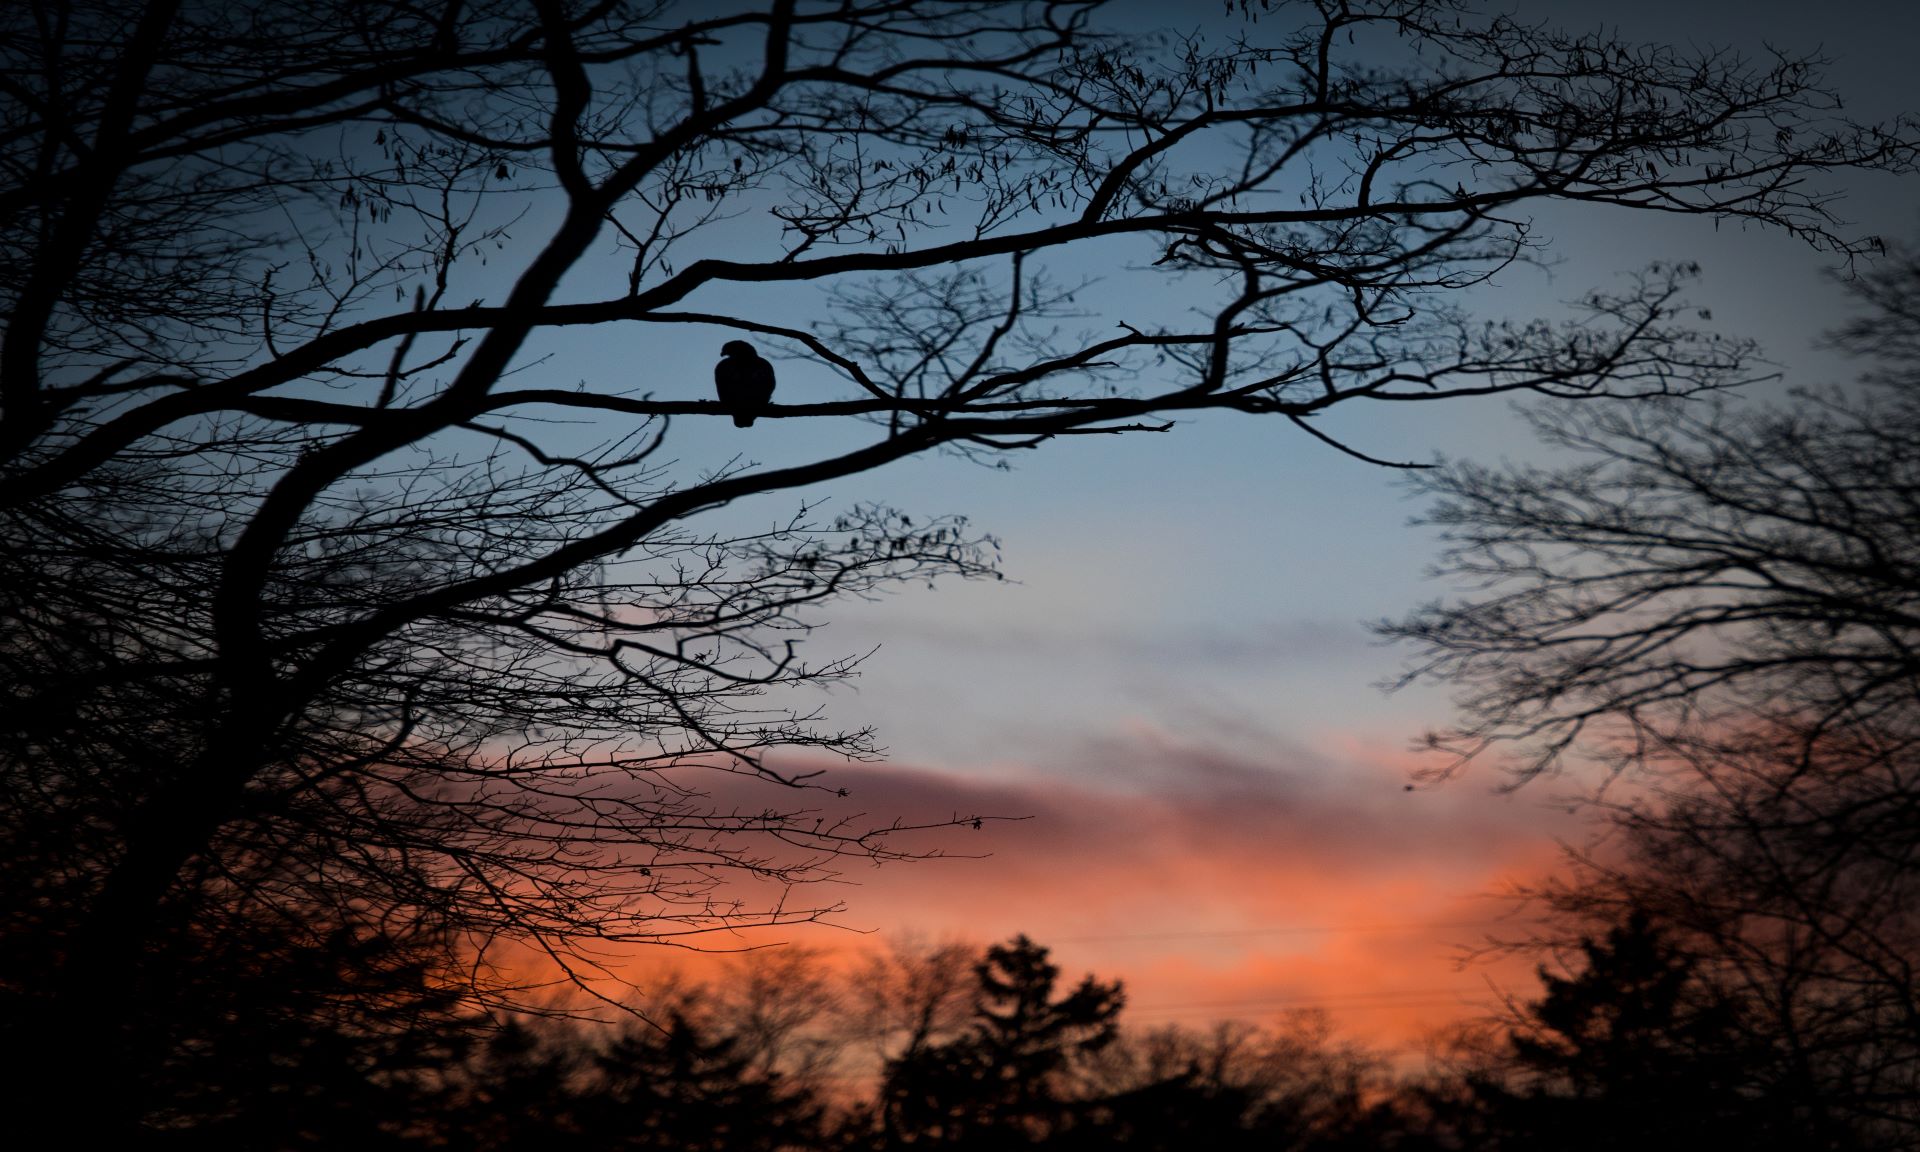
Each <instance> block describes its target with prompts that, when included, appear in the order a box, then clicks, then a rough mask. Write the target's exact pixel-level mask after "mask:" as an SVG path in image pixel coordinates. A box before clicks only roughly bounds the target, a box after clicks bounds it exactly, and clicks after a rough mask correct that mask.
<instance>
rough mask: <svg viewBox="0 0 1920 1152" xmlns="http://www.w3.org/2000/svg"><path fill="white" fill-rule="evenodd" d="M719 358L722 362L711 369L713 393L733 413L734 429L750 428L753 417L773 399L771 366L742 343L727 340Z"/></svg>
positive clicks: (763, 409)
mask: <svg viewBox="0 0 1920 1152" xmlns="http://www.w3.org/2000/svg"><path fill="white" fill-rule="evenodd" d="M720 355H721V356H723V357H725V359H723V360H721V361H720V363H718V364H715V365H714V366H713V388H714V391H716V392H718V393H719V394H720V403H721V404H722V405H723V406H724V407H725V408H726V409H727V411H729V412H732V413H733V426H734V427H736V428H751V427H753V420H754V417H756V416H758V415H760V413H761V412H763V411H765V410H766V407H767V402H768V401H770V400H772V399H773V365H771V364H769V363H767V362H766V360H765V359H763V358H762V357H761V355H760V354H759V353H758V352H755V351H754V350H753V345H751V344H749V343H747V342H746V341H745V340H729V341H727V342H726V343H725V344H722V345H721V346H720Z"/></svg>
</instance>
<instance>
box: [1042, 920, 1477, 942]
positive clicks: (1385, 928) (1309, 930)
mask: <svg viewBox="0 0 1920 1152" xmlns="http://www.w3.org/2000/svg"><path fill="white" fill-rule="evenodd" d="M1511 923H1512V921H1509V920H1441V921H1431V920H1427V921H1407V922H1404V923H1400V924H1293V925H1286V926H1275V927H1267V928H1212V929H1199V930H1195V931H1186V932H1111V933H1104V934H1098V935H1089V936H1050V937H1048V938H1047V943H1049V944H1102V943H1112V942H1119V941H1126V940H1200V939H1227V938H1233V937H1251V936H1317V935H1328V934H1332V933H1355V934H1361V933H1393V932H1424V931H1428V930H1430V929H1436V928H1492V927H1496V926H1499V925H1502V924H1511Z"/></svg>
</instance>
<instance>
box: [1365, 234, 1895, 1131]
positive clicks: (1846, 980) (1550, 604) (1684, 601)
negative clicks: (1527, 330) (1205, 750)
mask: <svg viewBox="0 0 1920 1152" xmlns="http://www.w3.org/2000/svg"><path fill="white" fill-rule="evenodd" d="M1853 288H1854V290H1855V291H1856V292H1857V293H1858V295H1859V296H1860V298H1861V299H1863V300H1864V301H1865V303H1866V304H1867V310H1866V314H1865V315H1864V316H1863V317H1862V318H1861V319H1859V320H1857V321H1855V322H1854V323H1852V324H1849V325H1848V326H1846V327H1845V328H1843V329H1842V330H1841V332H1840V333H1838V334H1837V335H1836V337H1835V339H1836V341H1837V342H1838V343H1839V345H1840V346H1841V347H1844V348H1846V349H1849V350H1851V351H1854V352H1856V353H1859V354H1861V355H1862V356H1865V357H1868V358H1869V360H1870V367H1869V371H1868V372H1867V374H1866V378H1867V380H1868V382H1869V384H1870V385H1871V386H1870V387H1868V388H1866V389H1865V391H1864V392H1863V394H1861V395H1857V396H1848V395H1845V394H1832V395H1814V394H1802V395H1800V396H1799V397H1798V398H1797V399H1796V402H1795V404H1794V405H1793V407H1791V408H1790V409H1776V408H1765V407H1760V408H1750V409H1744V410H1736V409H1732V408H1729V407H1726V406H1717V405H1716V406H1700V405H1682V404H1673V405H1649V406H1644V407H1642V408H1640V409H1638V410H1637V411H1636V412H1634V413H1631V414H1627V413H1619V412H1616V413H1612V414H1591V413H1573V412H1569V411H1560V412H1552V413H1547V414H1545V415H1543V416H1542V427H1543V428H1544V430H1545V431H1546V432H1547V434H1548V436H1549V437H1550V439H1552V440H1553V441H1554V442H1555V443H1557V444H1559V445H1560V446H1562V447H1565V448H1568V449H1571V450H1575V451H1578V452H1581V453H1584V454H1585V455H1586V456H1587V457H1588V459H1587V460H1586V461H1584V462H1582V463H1578V464H1575V465H1573V466H1570V467H1566V468H1562V469H1556V470H1543V469H1509V470H1490V469H1481V468H1474V467H1471V466H1455V467H1450V468H1448V469H1445V470H1443V471H1441V472H1438V473H1436V474H1434V475H1433V476H1432V477H1431V478H1430V479H1429V480H1428V481H1427V484H1428V486H1429V488H1430V489H1431V490H1432V491H1434V492H1436V493H1438V494H1439V496H1440V497H1441V499H1440V502H1439V504H1438V506H1437V509H1436V511H1435V513H1434V514H1433V516H1432V519H1433V520H1434V522H1436V523H1439V524H1441V525H1443V526H1444V527H1445V528H1446V530H1447V532H1448V534H1449V535H1450V537H1451V538H1452V540H1453V543H1454V551H1453V552H1452V553H1451V557H1450V560H1449V562H1448V565H1447V568H1448V570H1449V571H1450V572H1452V573H1453V574H1456V575H1468V576H1471V577H1473V578H1475V579H1476V580H1478V581H1480V582H1481V583H1482V586H1483V587H1487V588H1489V589H1491V591H1489V592H1488V593H1487V594H1486V595H1483V596H1479V597H1476V598H1473V599H1469V600H1468V601H1466V602H1463V603H1460V604H1454V605H1441V604H1435V605H1429V606H1428V607H1427V608H1425V609H1423V610H1422V611H1420V612H1418V613H1416V614H1415V615H1413V616H1411V617H1409V618H1408V619H1406V620H1404V621H1401V622H1398V623H1393V624H1389V625H1387V626H1386V630H1387V631H1388V632H1389V633H1390V634H1393V635H1397V636H1400V637H1403V638H1407V639H1411V640H1413V641H1415V642H1416V643H1417V644H1419V645H1420V646H1421V647H1422V648H1423V650H1424V653H1425V663H1424V664H1423V665H1422V666H1421V667H1420V668H1419V669H1418V670H1417V671H1416V672H1415V675H1433V676H1440V677H1445V678H1447V679H1449V680H1450V681H1452V682H1453V683H1455V684H1458V685H1460V686H1462V689H1463V696H1462V703H1463V705H1464V707H1465V711H1466V716H1467V722H1466V723H1465V724H1463V725H1462V726H1461V727H1460V728H1459V729H1458V730H1456V731H1454V732H1451V733H1447V734H1443V735H1442V736H1440V737H1439V738H1438V740H1437V742H1438V743H1439V744H1441V745H1442V746H1443V747H1445V748H1448V749H1450V750H1451V751H1452V752H1454V753H1455V754H1456V758H1455V760H1454V762H1455V763H1457V762H1458V757H1460V756H1471V755H1473V754H1475V753H1476V752H1478V751H1481V750H1483V749H1485V748H1487V747H1489V746H1490V745H1493V744H1497V743H1501V742H1517V743H1519V744H1520V745H1522V746H1523V747H1525V748H1526V749H1527V750H1528V751H1527V754H1526V756H1525V757H1524V758H1523V760H1522V762H1521V764H1520V766H1519V771H1520V773H1521V775H1522V778H1524V777H1525V776H1527V775H1531V774H1533V773H1537V772H1540V771H1545V770H1549V769H1551V768H1553V767H1555V766H1557V765H1559V764H1560V763H1561V762H1562V761H1563V760H1564V758H1565V757H1567V756H1568V755H1569V754H1571V753H1575V752H1580V753H1586V754H1590V755H1592V756H1594V757H1597V758H1598V759H1599V760H1600V761H1601V762H1602V763H1604V764H1606V765H1607V766H1608V767H1609V768H1610V769H1612V770H1614V771H1616V772H1618V771H1622V770H1626V769H1631V770H1632V775H1631V777H1630V778H1629V779H1627V780H1625V781H1616V783H1615V784H1614V785H1612V786H1610V788H1609V789H1608V790H1607V791H1605V792H1603V793H1602V794H1601V796H1600V797H1598V798H1597V800H1596V802H1595V803H1596V810H1597V811H1598V812H1599V813H1600V814H1601V815H1602V817H1603V819H1604V821H1605V826H1606V827H1607V828H1608V829H1609V831H1610V833H1611V836H1610V839H1608V840H1607V841H1606V842H1605V843H1603V844H1602V845H1600V846H1598V847H1597V848H1596V849H1595V850H1594V851H1592V852H1588V853H1583V854H1581V855H1579V856H1577V857H1576V858H1575V859H1574V861H1573V865H1574V869H1573V872H1572V874H1571V875H1570V876H1569V877H1567V878H1565V879H1564V880H1562V881H1560V882H1556V883H1551V884H1547V885H1544V886H1542V887H1541V888H1540V889H1539V890H1538V891H1537V893H1536V895H1538V896H1540V897H1542V898H1543V899H1544V900H1545V901H1546V902H1547V905H1548V906H1549V908H1550V909H1551V910H1552V911H1553V912H1554V913H1555V914H1556V917H1557V931H1558V932H1559V933H1560V934H1561V935H1562V936H1564V933H1565V932H1567V931H1574V932H1579V931H1591V930H1594V929H1595V928H1603V929H1604V928H1606V927H1607V926H1610V925H1621V924H1627V923H1630V922H1631V921H1632V918H1633V917H1635V916H1647V917H1651V918H1652V921H1653V923H1654V924H1656V925H1657V926H1658V927H1659V928H1660V930H1661V931H1662V932H1664V933H1665V934H1666V935H1667V937H1668V939H1669V940H1670V941H1671V943H1672V945H1673V946H1674V947H1676V948H1678V949H1680V950H1682V951H1683V952H1684V953H1685V954H1686V955H1688V956H1690V957H1692V958H1693V962H1694V963H1695V964H1696V965H1697V970H1698V972H1699V973H1700V975H1701V976H1702V977H1707V978H1711V980H1712V982H1713V983H1714V984H1715V985H1716V986H1717V987H1720V988H1722V989H1723V990H1724V991H1725V992H1726V993H1727V994H1728V995H1730V996H1737V998H1738V1000H1739V1002H1740V1003H1741V1005H1742V1021H1743V1026H1745V1027H1747V1028H1749V1029H1751V1030H1753V1031H1754V1032H1755V1038H1756V1043H1762V1044H1765V1045H1769V1046H1771V1048H1772V1050H1773V1051H1774V1066H1773V1068H1772V1069H1771V1070H1770V1071H1769V1072H1768V1074H1767V1085H1768V1086H1767V1089H1766V1091H1767V1094H1768V1095H1769V1096H1770V1097H1771V1098H1774V1099H1777V1100H1783V1101H1784V1100H1791V1101H1794V1102H1795V1104H1794V1106H1795V1107H1796V1108H1797V1109H1799V1111H1800V1113H1801V1114H1802V1115H1803V1116H1804V1117H1805V1118H1806V1123H1807V1124H1809V1125H1811V1126H1812V1128H1814V1129H1815V1130H1821V1131H1824V1130H1826V1129H1827V1128H1829V1127H1832V1126H1839V1127H1844V1128H1847V1129H1848V1130H1849V1131H1851V1132H1852V1135H1851V1136H1849V1137H1848V1139H1852V1140H1856V1141H1872V1142H1877V1143H1879V1144H1883V1145H1885V1146H1888V1147H1902V1146H1909V1145H1911V1143H1912V1142H1913V1141H1914V1140H1915V1139H1916V1134H1920V1108H1917V1107H1916V1106H1915V1103H1914V1102H1915V1101H1920V984H1917V983H1916V979H1915V965H1916V962H1920V917H1917V916H1916V914H1915V911H1914V910H1915V909H1916V908H1920V837H1916V836H1915V834H1914V827H1915V823H1914V819H1913V815H1914V813H1915V811H1916V810H1917V809H1920V764H1917V763H1916V759H1915V752H1916V748H1920V744H1917V743H1916V742H1917V741H1920V660H1916V658H1915V656H1914V653H1915V651H1916V644H1917V643H1920V502H1916V500H1915V493H1916V492H1920V472H1916V462H1917V461H1920V395H1915V394H1914V393H1913V392H1912V390H1911V384H1912V373H1913V368H1914V366H1913V363H1912V362H1911V359H1910V357H1911V356H1912V354H1913V352H1914V350H1915V349H1916V348H1920V313H1916V312H1915V310H1914V309H1913V308H1912V306H1911V304H1912V301H1913V299H1914V298H1915V295H1916V292H1920V262H1916V261H1915V260H1914V259H1913V257H1912V256H1910V255H1906V254H1901V253H1896V254H1895V256H1894V257H1893V258H1892V259H1890V260H1888V261H1887V262H1885V263H1884V264H1881V265H1879V266H1877V267H1876V268H1875V269H1874V270H1872V271H1871V272H1870V273H1869V274H1867V275H1866V276H1865V277H1863V278H1862V279H1860V280H1858V281H1855V282H1854V283H1853ZM1823 1118H1824V1119H1823Z"/></svg>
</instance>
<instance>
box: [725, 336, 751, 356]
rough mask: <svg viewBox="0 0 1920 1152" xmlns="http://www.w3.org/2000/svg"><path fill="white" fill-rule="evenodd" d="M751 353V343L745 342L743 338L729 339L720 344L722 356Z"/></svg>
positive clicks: (747, 354)
mask: <svg viewBox="0 0 1920 1152" xmlns="http://www.w3.org/2000/svg"><path fill="white" fill-rule="evenodd" d="M753 354H754V351H753V345H751V344H749V343H747V342H746V341H745V340H729V341H727V342H726V343H725V344H722V345H720V355H722V356H752V355H753Z"/></svg>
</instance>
